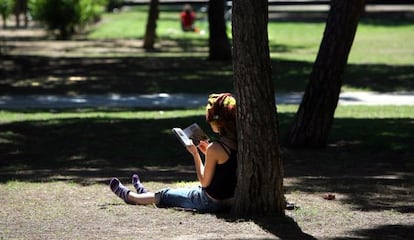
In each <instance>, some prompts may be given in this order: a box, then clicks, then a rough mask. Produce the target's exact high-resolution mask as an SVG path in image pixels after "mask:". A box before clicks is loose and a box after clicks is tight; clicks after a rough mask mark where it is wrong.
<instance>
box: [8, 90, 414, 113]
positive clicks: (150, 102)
mask: <svg viewBox="0 0 414 240" xmlns="http://www.w3.org/2000/svg"><path fill="white" fill-rule="evenodd" d="M275 97H276V103H277V104H299V103H300V101H301V99H302V93H280V94H276V96H275ZM205 103H206V95H204V94H203V95H201V94H167V93H160V94H141V95H132V94H109V95H79V96H61V95H26V96H24V95H11V96H8V95H3V96H0V109H33V108H39V109H47V108H88V107H131V108H132V107H133V108H194V107H201V106H204V105H205ZM339 104H340V105H350V104H354V105H358V104H359V105H414V92H408V93H373V92H345V93H342V94H341V95H340V100H339Z"/></svg>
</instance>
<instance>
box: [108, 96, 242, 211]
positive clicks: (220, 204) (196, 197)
mask: <svg viewBox="0 0 414 240" xmlns="http://www.w3.org/2000/svg"><path fill="white" fill-rule="evenodd" d="M206 120H207V122H208V123H209V124H210V127H211V129H212V130H213V132H215V133H217V134H218V135H219V138H218V139H217V140H215V141H212V142H210V143H209V142H206V141H201V142H200V144H199V145H198V146H195V145H191V146H188V147H187V150H188V152H189V153H190V154H191V155H192V156H193V160H194V166H195V170H196V173H197V178H198V180H199V182H200V186H199V187H194V188H176V189H171V188H166V189H162V190H160V191H157V192H155V193H154V192H149V191H148V190H147V189H146V188H145V187H144V186H143V184H142V183H141V182H140V179H139V177H138V175H137V174H134V175H133V176H132V184H133V185H134V188H135V190H136V192H133V191H131V190H129V189H128V188H126V187H125V186H124V185H122V183H121V182H120V181H119V180H118V179H117V178H113V179H112V180H111V181H110V188H111V190H112V192H114V193H115V194H116V195H117V196H118V197H120V198H121V199H122V200H124V201H125V202H126V203H128V204H138V205H146V204H155V205H156V206H158V207H178V208H184V209H191V210H194V211H197V212H200V213H211V212H219V211H223V210H226V209H228V208H229V207H230V206H231V203H232V198H233V195H234V190H235V188H236V183H237V175H236V168H237V152H236V150H237V142H236V140H237V135H236V100H235V98H234V97H233V96H232V95H231V94H230V93H221V94H211V95H210V96H209V98H208V104H207V106H206ZM200 154H204V155H205V160H204V162H203V161H202V159H201V156H200Z"/></svg>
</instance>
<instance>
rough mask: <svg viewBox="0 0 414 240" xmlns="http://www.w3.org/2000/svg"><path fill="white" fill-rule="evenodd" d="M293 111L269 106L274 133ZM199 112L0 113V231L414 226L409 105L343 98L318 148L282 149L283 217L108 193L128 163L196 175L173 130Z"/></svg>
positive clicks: (326, 235) (372, 231)
mask: <svg viewBox="0 0 414 240" xmlns="http://www.w3.org/2000/svg"><path fill="white" fill-rule="evenodd" d="M296 108H297V106H295V105H281V106H279V107H278V111H279V117H280V122H281V131H282V132H284V131H285V130H286V128H287V126H288V124H289V122H290V121H291V120H292V116H293V114H294V113H295V111H296ZM203 113H204V110H203V109H192V110H168V111H159V110H158V111H141V110H133V109H131V110H128V109H119V110H118V111H115V110H109V111H108V110H104V109H100V110H96V109H85V110H65V111H62V112H55V111H54V112H47V111H46V112H45V111H30V112H14V111H1V112H0V119H1V123H0V150H1V151H0V159H1V168H0V182H1V184H0V192H1V193H2V194H1V195H0V202H1V203H2V208H1V210H0V219H1V220H0V223H1V226H2V231H1V232H0V237H3V238H4V239H9V238H12V239H14V238H27V237H29V236H30V237H32V238H70V239H73V238H94V239H95V238H100V239H101V238H113V239H134V238H135V236H137V235H139V236H140V238H142V239H152V238H156V239H171V236H170V235H169V234H174V235H176V236H177V237H178V239H194V238H197V239H199V235H198V234H202V235H203V236H204V238H205V239H211V238H217V237H219V238H226V239H227V238H228V239H233V238H236V239H239V238H249V239H278V238H281V239H311V238H310V236H313V237H315V238H317V239H349V238H360V237H362V238H368V239H393V238H394V239H404V236H407V235H406V234H407V233H408V234H411V233H412V232H413V230H414V229H413V224H414V222H413V221H412V219H414V218H413V208H412V205H411V203H412V200H413V198H412V193H413V186H414V184H413V180H414V179H413V175H412V172H413V170H414V165H413V162H412V159H414V153H413V151H412V149H411V146H412V143H413V142H414V137H413V134H412V133H411V132H410V130H411V129H412V128H413V118H414V115H413V113H414V107H413V106H400V107H395V106H340V107H338V110H337V112H336V119H335V122H334V126H333V130H332V137H331V139H330V144H329V146H328V147H327V148H325V149H318V150H293V149H285V148H282V150H283V160H284V169H285V178H284V179H285V184H284V185H285V191H286V198H287V199H288V201H290V202H295V203H296V205H297V206H299V208H298V209H296V210H293V211H287V212H286V213H287V217H286V218H283V219H278V218H265V219H263V218H259V219H255V218H253V219H251V220H246V221H240V220H237V221H234V219H231V218H228V217H227V216H226V215H217V216H216V215H198V214H193V213H189V212H182V211H175V210H169V209H156V208H154V207H152V206H146V207H138V206H128V205H125V204H123V203H122V201H121V200H119V199H118V198H117V197H115V196H114V195H113V194H112V193H111V192H110V190H109V188H108V186H107V183H108V180H109V179H110V178H111V177H112V176H117V177H119V178H120V179H121V180H122V181H123V182H124V183H126V184H127V185H128V186H129V187H131V186H130V184H129V182H130V179H129V177H130V176H131V175H132V173H134V172H139V173H140V175H141V178H142V179H143V181H144V182H145V185H146V186H147V187H148V188H150V189H153V190H156V189H160V188H163V187H182V186H188V185H194V184H197V183H196V182H194V181H195V179H196V178H195V173H194V169H193V166H192V162H191V158H190V156H189V155H188V153H187V152H186V151H185V150H184V149H183V148H182V146H181V145H180V143H178V141H177V140H176V139H175V137H174V136H172V134H171V132H170V129H171V127H174V126H186V125H187V124H189V123H192V122H195V121H196V122H199V123H200V124H201V125H202V127H203V128H205V129H206V130H207V129H208V128H207V126H206V125H205V124H204V120H203ZM362 129H363V131H361V130H362ZM160 149H162V150H160ZM326 193H333V194H335V197H336V199H335V200H333V201H328V200H325V199H323V198H322V196H323V195H324V194H326ZM149 216H151V217H150V218H149ZM217 226H220V227H217Z"/></svg>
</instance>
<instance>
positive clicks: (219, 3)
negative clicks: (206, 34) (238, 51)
mask: <svg viewBox="0 0 414 240" xmlns="http://www.w3.org/2000/svg"><path fill="white" fill-rule="evenodd" d="M225 4H226V1H225V0H224V1H223V0H210V1H209V7H208V22H209V31H210V38H209V47H210V48H209V49H210V50H209V51H210V52H209V59H210V60H231V58H232V56H231V45H230V42H229V39H228V37H227V32H226V20H225V19H224V9H225Z"/></svg>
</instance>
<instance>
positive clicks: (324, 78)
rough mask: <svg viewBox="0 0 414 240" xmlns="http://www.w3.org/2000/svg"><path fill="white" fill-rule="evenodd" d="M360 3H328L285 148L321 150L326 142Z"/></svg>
mask: <svg viewBox="0 0 414 240" xmlns="http://www.w3.org/2000/svg"><path fill="white" fill-rule="evenodd" d="M364 4H365V1H364V0H347V1H342V0H332V1H331V9H330V11H329V14H328V18H327V22H326V27H325V32H324V35H323V39H322V42H321V45H320V47H319V52H318V55H317V58H316V61H315V64H314V65H313V69H312V73H311V75H310V78H309V83H308V85H307V87H306V90H305V94H304V96H303V99H302V102H301V104H300V106H299V110H298V112H297V113H296V116H295V119H294V121H293V124H292V126H291V128H290V131H289V133H288V136H287V142H286V145H287V146H291V147H323V146H325V145H326V143H327V141H328V136H329V132H330V130H331V126H332V122H333V117H334V113H335V109H336V106H337V104H338V99H339V94H340V91H341V86H342V79H343V74H344V71H345V66H346V64H347V60H348V55H349V52H350V50H351V46H352V43H353V40H354V37H355V33H356V29H357V26H358V21H359V18H360V15H361V13H362V11H363V9H364Z"/></svg>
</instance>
